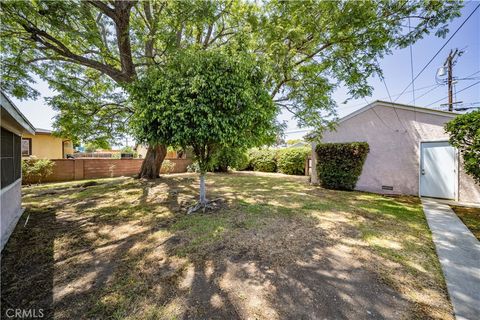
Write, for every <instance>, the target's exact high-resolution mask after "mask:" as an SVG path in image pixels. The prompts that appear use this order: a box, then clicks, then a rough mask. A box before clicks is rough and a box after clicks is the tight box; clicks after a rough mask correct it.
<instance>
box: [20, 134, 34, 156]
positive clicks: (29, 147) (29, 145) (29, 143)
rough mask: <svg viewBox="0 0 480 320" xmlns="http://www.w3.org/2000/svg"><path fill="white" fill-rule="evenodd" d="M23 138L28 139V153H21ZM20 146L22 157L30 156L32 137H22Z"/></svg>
mask: <svg viewBox="0 0 480 320" xmlns="http://www.w3.org/2000/svg"><path fill="white" fill-rule="evenodd" d="M23 140H28V154H23ZM21 146H22V148H21V149H20V151H21V153H22V157H30V156H31V155H32V138H24V137H22V141H21Z"/></svg>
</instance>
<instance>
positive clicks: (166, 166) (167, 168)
mask: <svg viewBox="0 0 480 320" xmlns="http://www.w3.org/2000/svg"><path fill="white" fill-rule="evenodd" d="M162 169H163V172H165V173H172V172H173V169H175V162H173V161H170V160H163V162H162Z"/></svg>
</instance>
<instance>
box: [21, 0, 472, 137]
mask: <svg viewBox="0 0 480 320" xmlns="http://www.w3.org/2000/svg"><path fill="white" fill-rule="evenodd" d="M478 4H479V1H470V2H466V3H465V6H464V8H463V9H462V15H461V17H459V18H456V19H455V20H453V21H452V22H450V24H449V29H450V32H449V33H448V34H447V35H446V37H445V38H438V37H436V36H435V35H434V32H432V34H430V35H427V36H426V37H425V38H423V39H421V40H419V41H417V42H416V43H415V44H414V45H413V46H412V53H413V74H414V76H416V75H417V74H418V73H419V72H420V71H421V69H422V68H423V67H424V66H425V65H426V64H427V63H428V61H429V60H430V59H431V58H432V57H433V56H434V55H435V53H436V52H437V50H438V49H440V48H441V47H442V46H443V45H444V44H445V42H446V41H447V39H448V38H449V37H450V35H451V34H453V32H455V30H456V29H457V28H458V27H459V26H460V25H461V24H462V22H463V21H464V20H465V18H466V17H467V16H468V15H469V14H470V13H471V12H472V11H473V9H474V8H475V7H476V6H477V5H478ZM456 48H458V49H462V50H464V51H465V52H464V54H463V55H462V56H461V57H459V58H458V60H457V63H456V65H455V66H454V70H453V74H454V76H456V77H459V78H467V77H469V76H471V75H472V76H471V78H475V79H471V80H459V81H458V83H457V84H456V90H457V91H460V90H462V89H464V88H466V87H468V86H470V85H473V84H474V83H476V82H478V81H480V9H478V10H477V11H476V12H475V13H474V14H473V15H472V16H471V17H470V19H469V20H468V21H467V22H466V23H465V25H464V26H463V27H462V29H461V30H460V31H459V32H458V33H457V34H456V35H455V36H454V37H453V38H452V39H451V40H450V42H449V43H448V44H447V45H446V46H445V48H443V49H442V51H441V52H440V53H439V55H438V56H437V57H436V58H435V59H434V60H433V61H432V63H431V64H430V65H429V66H428V67H427V68H426V69H425V71H423V72H422V73H421V75H420V76H419V77H418V78H417V79H416V80H415V89H416V90H415V96H416V100H415V104H416V105H417V106H421V107H430V108H437V109H442V108H445V107H442V106H441V104H442V103H445V102H446V101H447V99H446V97H447V94H448V92H447V86H446V85H439V86H435V85H436V81H435V74H436V73H437V70H438V68H439V67H440V66H442V65H443V63H444V61H445V59H446V57H447V56H448V53H449V52H450V50H452V49H453V50H455V49H456ZM380 65H381V67H382V70H383V74H384V77H385V83H386V85H387V87H388V91H389V92H390V94H391V97H392V100H395V99H397V97H398V94H399V93H401V92H402V91H403V90H404V89H405V87H406V86H407V85H408V84H409V83H410V82H411V80H412V73H411V59H410V48H405V49H401V50H394V51H393V52H392V54H391V55H388V56H386V57H384V58H383V59H382V60H381V62H380ZM475 72H478V73H476V74H475ZM369 83H370V84H371V85H372V87H373V88H374V90H373V93H372V96H370V97H367V98H366V99H361V100H351V101H349V102H348V103H347V104H343V102H344V101H345V100H346V99H347V98H348V95H347V92H346V90H345V88H343V87H339V88H338V89H337V90H336V91H335V92H334V94H333V97H334V99H335V101H336V102H337V104H338V109H337V112H338V116H339V117H343V116H345V115H347V114H349V113H351V112H354V111H355V110H357V109H359V108H361V107H363V106H365V105H366V104H367V102H369V103H370V102H372V101H375V100H387V101H389V96H388V93H387V90H386V88H385V85H384V83H382V82H381V81H380V79H378V78H371V79H369ZM35 88H36V89H37V90H38V91H39V92H40V93H41V97H39V98H38V99H37V100H23V101H19V100H17V99H14V98H12V100H13V101H14V103H15V104H16V105H17V107H18V108H19V109H20V110H21V111H22V113H23V114H24V115H25V116H26V117H27V118H28V119H29V120H30V122H31V123H32V124H33V125H34V126H35V127H37V128H42V129H52V125H53V121H54V119H53V118H54V116H55V111H53V110H52V109H51V108H50V107H49V106H48V105H47V104H46V103H45V101H44V98H46V97H49V96H53V95H54V94H55V92H53V91H52V90H50V89H49V88H48V85H47V84H46V83H45V82H43V81H38V82H37V84H36V85H35ZM406 91H407V92H406V93H405V94H403V95H401V96H400V97H398V99H397V101H396V102H398V103H406V104H413V92H411V91H412V87H410V88H408V89H407V90H406ZM442 98H445V99H443V100H442V101H441V102H438V103H435V104H431V103H432V102H435V101H436V100H439V99H442ZM455 101H463V102H464V103H472V102H479V103H480V84H478V85H475V86H473V87H471V88H469V89H466V90H465V91H462V92H459V93H458V94H457V96H456V99H455ZM479 106H480V104H479ZM279 120H280V121H286V123H287V129H286V139H287V140H288V139H298V138H302V137H303V136H304V135H305V134H306V133H307V132H308V128H298V127H297V123H296V121H295V120H294V119H292V117H291V115H290V114H288V113H282V114H281V115H279Z"/></svg>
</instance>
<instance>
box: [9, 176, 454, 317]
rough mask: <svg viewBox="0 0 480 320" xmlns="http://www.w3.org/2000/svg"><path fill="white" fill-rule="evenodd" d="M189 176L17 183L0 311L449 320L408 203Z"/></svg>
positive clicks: (302, 182)
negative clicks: (18, 210) (209, 205)
mask: <svg viewBox="0 0 480 320" xmlns="http://www.w3.org/2000/svg"><path fill="white" fill-rule="evenodd" d="M197 186H198V177H197V176H196V175H194V174H175V175H168V176H162V177H161V178H160V179H157V180H155V181H144V180H135V179H132V178H112V179H99V180H95V181H81V182H79V181H77V182H69V183H56V184H44V185H39V186H31V187H24V189H23V206H24V207H26V208H27V210H26V211H25V213H24V214H23V216H22V218H21V219H20V221H19V223H18V225H17V227H16V229H15V231H14V233H13V235H12V237H11V238H10V240H9V242H8V244H7V246H6V248H5V249H4V251H3V253H2V262H1V263H2V265H1V271H2V288H1V289H2V304H1V305H2V314H5V309H6V308H20V307H21V308H36V309H40V308H41V309H43V310H44V313H45V314H46V318H52V317H54V318H56V319H80V318H95V319H106V318H109V319H125V318H127V319H180V318H182V319H206V318H209V319H234V318H243V319H247V318H248V319H280V318H282V319H285V318H289V319H314V318H317V319H319V318H329V319H332V318H335V319H343V318H351V319H367V318H368V319H377V318H387V319H402V318H404V319H412V318H418V319H453V316H452V308H451V305H450V302H449V300H448V297H447V294H446V288H445V283H444V279H443V276H442V273H441V270H440V265H439V262H438V259H437V256H436V254H435V249H434V245H433V243H432V240H431V234H430V231H429V229H428V227H427V224H426V221H425V217H424V215H423V212H422V208H421V205H420V202H419V199H418V198H415V197H385V196H381V195H375V194H369V193H361V192H343V191H330V190H325V189H322V188H320V187H316V186H311V185H309V184H308V182H307V178H306V177H303V176H297V177H296V176H286V175H281V174H264V173H262V174H261V173H250V172H245V173H238V172H237V173H232V174H208V175H207V190H208V196H209V198H211V199H213V198H222V199H223V201H221V202H219V203H218V208H217V210H216V211H214V212H209V213H201V212H200V213H198V214H194V215H187V214H185V211H186V208H187V206H188V205H189V204H191V203H192V202H193V201H194V200H195V199H196V198H197V196H198V187H197Z"/></svg>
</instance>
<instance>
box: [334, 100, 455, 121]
mask: <svg viewBox="0 0 480 320" xmlns="http://www.w3.org/2000/svg"><path fill="white" fill-rule="evenodd" d="M375 106H382V107H389V108H398V109H404V110H409V111H415V112H421V113H428V114H435V115H439V116H447V117H450V118H455V117H456V116H457V115H459V114H458V113H455V112H450V111H442V110H435V109H429V108H424V107H418V106H414V105H409V104H403V103H396V102H389V101H384V100H375V101H373V102H371V103H369V104H367V105H366V106H364V107H362V108H360V109H358V110H356V111H354V112H352V113H350V114H347V115H346V116H344V117H342V118H340V119H339V120H338V123H341V122H343V121H346V120H348V119H350V118H353V117H355V116H356V115H358V114H360V113H362V112H365V111H367V110H369V109H371V108H373V107H375Z"/></svg>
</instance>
